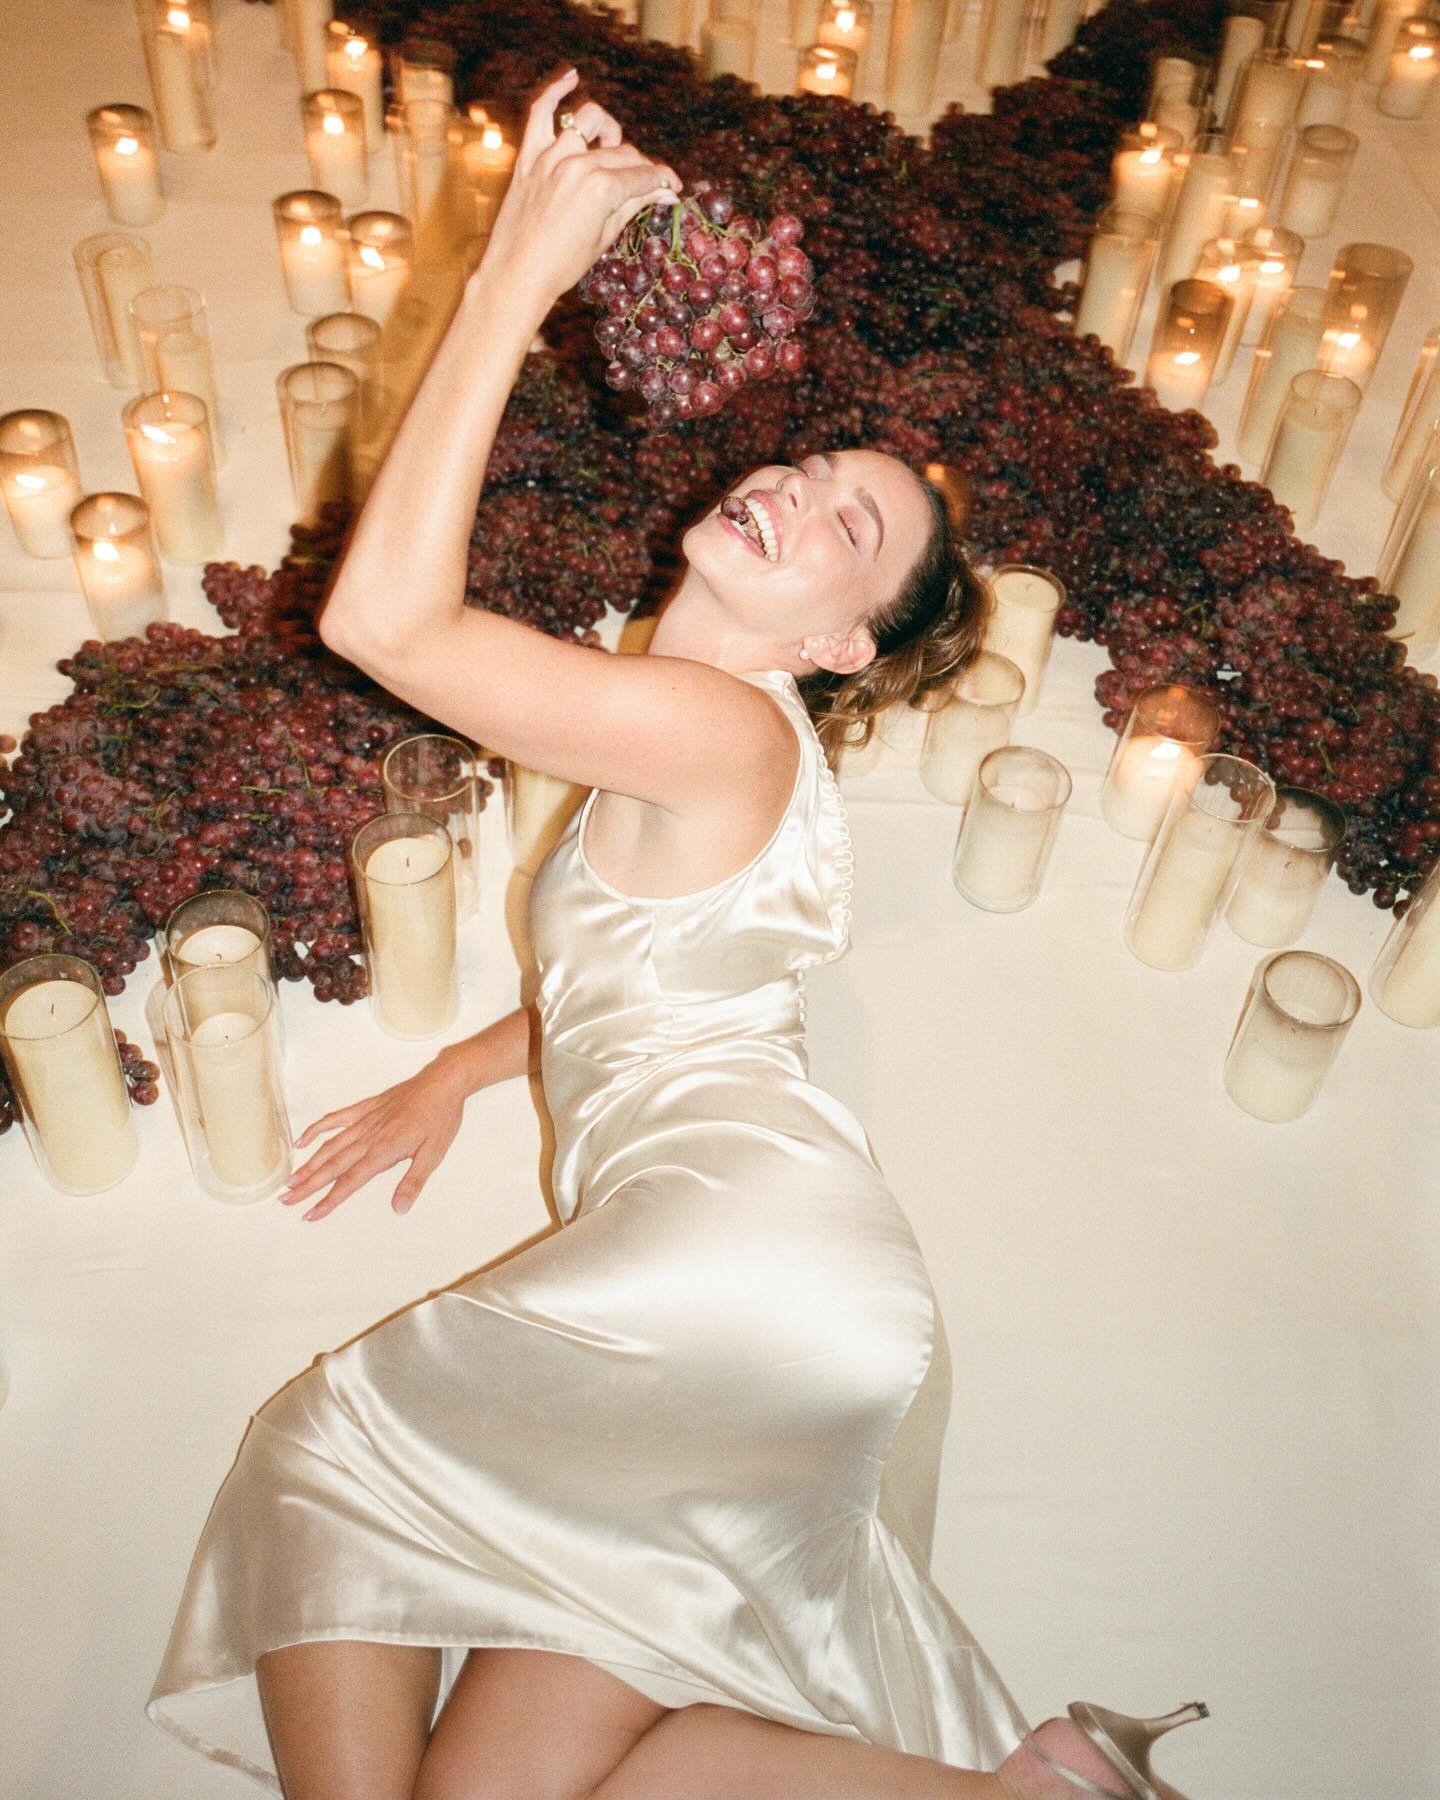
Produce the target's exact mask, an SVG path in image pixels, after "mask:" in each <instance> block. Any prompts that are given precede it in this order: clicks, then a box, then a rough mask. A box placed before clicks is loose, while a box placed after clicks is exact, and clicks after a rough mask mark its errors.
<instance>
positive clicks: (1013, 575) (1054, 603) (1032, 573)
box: [985, 563, 1065, 718]
mask: <svg viewBox="0 0 1440 1800" xmlns="http://www.w3.org/2000/svg"><path fill="white" fill-rule="evenodd" d="M988 585H989V588H990V594H991V598H992V601H993V607H992V610H991V614H990V619H989V623H988V624H987V625H986V627H985V648H986V649H987V650H988V651H990V652H991V653H992V655H995V656H1004V657H1008V658H1009V660H1010V661H1011V662H1013V663H1014V664H1015V666H1016V668H1017V669H1019V671H1020V673H1021V675H1022V676H1023V677H1024V680H1025V691H1024V693H1023V694H1022V695H1021V697H1020V702H1019V705H1018V707H1017V708H1016V714H1017V717H1020V718H1024V717H1025V716H1026V715H1027V714H1028V713H1032V712H1034V710H1035V707H1036V705H1037V704H1038V702H1039V699H1040V689H1041V686H1042V684H1043V682H1044V679H1045V665H1046V664H1047V663H1048V662H1049V660H1050V647H1051V645H1052V643H1053V642H1054V638H1055V616H1056V614H1057V613H1058V612H1059V610H1060V608H1061V606H1062V605H1063V604H1064V601H1065V589H1064V587H1063V586H1062V585H1061V583H1060V581H1059V580H1058V579H1057V577H1056V576H1054V575H1052V574H1050V573H1049V572H1048V571H1047V570H1045V569H1035V568H1030V567H1028V566H1026V565H1025V564H1022V563H1006V564H1004V565H1002V566H1001V567H1000V568H997V569H995V570H993V571H992V572H991V574H990V577H989V582H988Z"/></svg>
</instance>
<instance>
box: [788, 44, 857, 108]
mask: <svg viewBox="0 0 1440 1800" xmlns="http://www.w3.org/2000/svg"><path fill="white" fill-rule="evenodd" d="M854 85H855V53H854V51H853V50H827V49H825V48H824V47H823V46H817V47H816V48H815V49H813V50H807V51H806V52H805V55H804V56H803V57H802V58H801V61H800V72H799V74H798V75H797V76H796V78H795V92H796V93H797V94H832V95H834V96H836V97H837V98H839V99H842V100H843V99H844V98H846V96H848V95H849V94H850V92H851V90H852V89H853V88H854Z"/></svg>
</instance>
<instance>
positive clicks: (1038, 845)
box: [953, 791, 1053, 912]
mask: <svg viewBox="0 0 1440 1800" xmlns="http://www.w3.org/2000/svg"><path fill="white" fill-rule="evenodd" d="M997 797H998V799H1000V800H1001V801H1003V802H1004V804H1003V805H998V806H993V807H987V808H986V809H985V810H984V811H982V810H981V809H980V808H979V807H977V806H976V805H975V804H974V802H973V801H972V803H971V805H970V806H969V807H968V808H967V809H966V813H965V823H964V824H963V825H962V827H961V829H960V839H959V843H958V844H957V845H956V850H955V866H954V872H953V873H954V881H955V886H956V887H957V888H958V889H959V890H960V892H961V893H962V894H963V895H964V896H965V898H966V899H967V900H971V901H973V902H974V903H975V904H976V905H978V906H983V907H986V908H989V909H992V910H994V911H996V912H1005V911H1009V910H1010V909H1011V908H1012V907H1016V904H1017V902H1023V899H1024V897H1025V896H1026V895H1028V894H1029V892H1030V890H1031V888H1033V886H1034V885H1035V877H1036V872H1037V868H1038V865H1039V863H1040V860H1041V858H1042V857H1043V856H1044V854H1045V851H1046V849H1047V848H1048V846H1049V840H1050V830H1051V826H1052V824H1053V818H1052V814H1051V811H1050V808H1049V807H1047V806H1046V805H1045V802H1044V801H1043V800H1042V799H1041V798H1040V797H1039V796H1038V795H1035V794H1027V793H1023V792H1012V793H1006V792H1003V791H998V792H997Z"/></svg>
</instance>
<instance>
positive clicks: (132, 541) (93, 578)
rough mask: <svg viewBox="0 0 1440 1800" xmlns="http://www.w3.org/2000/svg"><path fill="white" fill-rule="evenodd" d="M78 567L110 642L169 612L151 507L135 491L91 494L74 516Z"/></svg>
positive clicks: (94, 614)
mask: <svg viewBox="0 0 1440 1800" xmlns="http://www.w3.org/2000/svg"><path fill="white" fill-rule="evenodd" d="M70 529H71V533H72V536H73V541H74V551H75V570H76V573H77V574H78V575H79V577H80V591H81V592H82V593H83V594H84V596H85V604H86V606H87V607H88V608H89V610H90V618H91V620H92V621H93V623H94V626H95V630H96V632H97V633H98V634H99V636H100V637H102V638H103V639H104V640H105V641H106V643H112V642H114V640H115V639H117V638H127V637H139V636H140V635H141V634H142V632H143V631H144V630H145V628H146V626H147V625H153V624H154V623H155V622H156V620H157V619H163V618H164V617H165V582H164V577H163V576H162V575H161V572H160V559H159V557H158V556H157V555H156V553H155V544H154V540H153V539H152V538H151V536H150V512H149V508H148V507H147V506H146V505H145V502H144V501H143V500H141V499H139V498H137V497H136V496H135V495H134V494H89V495H87V496H86V497H85V499H83V500H82V501H81V502H80V503H79V505H78V506H77V507H76V508H75V510H74V511H73V512H72V513H71V515H70Z"/></svg>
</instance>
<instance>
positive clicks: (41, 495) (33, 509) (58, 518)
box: [4, 463, 81, 557]
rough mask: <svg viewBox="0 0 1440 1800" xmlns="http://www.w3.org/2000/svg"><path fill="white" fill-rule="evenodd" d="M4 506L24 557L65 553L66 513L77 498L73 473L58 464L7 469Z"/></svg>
mask: <svg viewBox="0 0 1440 1800" xmlns="http://www.w3.org/2000/svg"><path fill="white" fill-rule="evenodd" d="M4 481H5V508H6V511H7V512H8V513H9V514H10V523H11V524H12V525H13V526H14V527H15V537H16V541H17V542H18V543H19V545H20V548H21V549H22V550H23V551H24V552H25V554H26V555H27V556H45V557H59V556H68V555H69V554H70V549H71V538H70V514H71V513H72V512H73V511H74V509H75V507H76V506H78V505H79V503H80V499H81V490H80V482H79V480H78V479H77V477H76V476H75V474H74V472H73V471H72V470H70V469H67V468H65V467H64V466H63V465H61V464H58V463H54V464H52V463H40V464H38V465H37V466H35V467H34V468H24V469H15V470H11V471H8V472H7V473H6V475H5V478H4Z"/></svg>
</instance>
